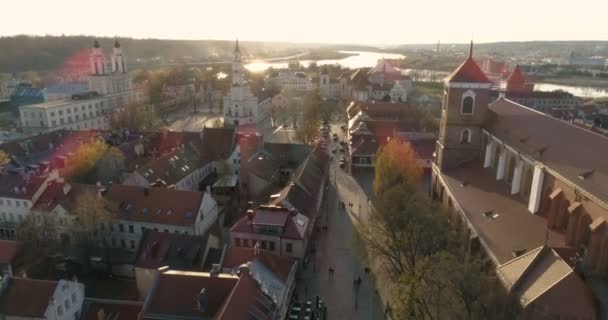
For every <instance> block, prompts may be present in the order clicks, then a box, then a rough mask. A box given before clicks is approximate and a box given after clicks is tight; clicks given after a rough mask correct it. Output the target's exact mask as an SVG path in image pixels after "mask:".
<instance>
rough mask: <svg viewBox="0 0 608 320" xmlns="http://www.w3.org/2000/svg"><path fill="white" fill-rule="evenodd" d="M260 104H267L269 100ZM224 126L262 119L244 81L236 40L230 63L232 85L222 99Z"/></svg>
mask: <svg viewBox="0 0 608 320" xmlns="http://www.w3.org/2000/svg"><path fill="white" fill-rule="evenodd" d="M266 100H267V101H262V103H261V104H266V103H269V102H270V100H269V99H266ZM223 108H224V126H239V125H244V124H252V123H257V122H259V121H261V120H262V119H263V117H264V115H263V111H262V109H263V108H262V106H260V101H259V100H258V97H257V96H255V95H254V94H253V93H252V92H251V88H250V86H249V83H248V82H247V80H246V79H245V67H244V65H243V59H242V57H241V50H240V48H239V42H238V40H237V42H236V46H235V48H234V60H233V61H232V85H231V86H230V91H229V92H228V94H227V95H226V96H225V97H224V107H223Z"/></svg>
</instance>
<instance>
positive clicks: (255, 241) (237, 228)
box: [230, 205, 310, 259]
mask: <svg viewBox="0 0 608 320" xmlns="http://www.w3.org/2000/svg"><path fill="white" fill-rule="evenodd" d="M308 221H309V219H308V217H306V216H304V215H303V214H301V213H299V212H297V211H296V210H295V209H291V210H290V209H287V208H283V207H279V206H272V205H271V206H266V205H263V206H259V207H257V208H255V209H250V210H248V211H247V216H246V217H243V218H242V219H241V220H239V221H237V222H236V223H235V224H234V226H232V228H230V245H231V246H234V247H245V248H253V247H255V246H256V245H257V246H259V248H260V249H262V250H267V251H268V252H271V253H272V254H276V255H279V256H286V257H290V258H295V259H304V257H305V256H306V249H307V248H308V243H307V242H308V234H309V230H308V229H309V228H310V226H309V223H308Z"/></svg>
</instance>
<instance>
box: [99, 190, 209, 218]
mask: <svg viewBox="0 0 608 320" xmlns="http://www.w3.org/2000/svg"><path fill="white" fill-rule="evenodd" d="M203 195H204V194H203V193H202V192H196V191H185V190H173V189H164V188H144V187H138V186H127V185H112V186H111V187H110V188H109V189H108V191H107V192H106V194H105V197H106V199H108V201H110V202H111V206H110V211H112V212H113V213H114V214H115V218H117V219H122V220H130V221H140V222H149V223H159V224H169V225H181V226H188V225H192V224H194V222H195V221H196V218H197V216H198V214H199V213H198V211H199V208H200V207H201V203H202V201H203Z"/></svg>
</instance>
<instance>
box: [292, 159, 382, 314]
mask: <svg viewBox="0 0 608 320" xmlns="http://www.w3.org/2000/svg"><path fill="white" fill-rule="evenodd" d="M332 167H334V166H332ZM335 167H337V166H335ZM338 171H342V170H338ZM333 172H335V171H334V170H333V169H332V178H333V174H334V173H333ZM343 179H344V178H343V177H342V174H338V180H339V181H341V182H342V183H344V182H345V181H344V180H343ZM347 184H348V183H345V184H343V185H342V186H340V187H339V188H342V189H343V190H345V191H346V190H347V188H348V187H347ZM341 192H342V191H341ZM345 194H346V195H347V196H350V192H349V191H346V192H345ZM326 201H327V203H326V204H325V206H327V211H325V210H324V212H327V215H326V216H322V217H320V218H319V219H320V222H319V224H320V225H321V226H324V225H326V226H327V227H328V230H327V231H320V232H316V234H315V236H316V237H315V239H314V240H313V241H314V246H315V247H316V252H315V255H314V259H311V261H310V262H309V263H308V265H307V266H306V268H305V270H304V272H303V274H302V277H301V279H299V280H298V283H297V289H298V297H300V299H301V300H302V299H303V298H305V297H308V298H309V299H311V300H313V301H314V299H315V297H316V296H317V295H319V296H320V298H321V299H322V300H323V301H325V302H326V304H327V306H328V318H327V319H366V320H368V319H384V315H383V310H384V309H383V306H382V302H381V301H380V297H379V296H378V294H377V292H376V286H375V281H374V280H373V278H372V275H371V274H370V275H366V274H365V271H364V269H365V267H366V266H365V265H363V264H362V263H361V261H360V260H359V258H358V257H357V256H356V254H355V248H354V247H353V231H354V230H353V219H354V217H353V215H352V214H349V213H348V212H347V211H346V210H344V209H342V208H341V207H340V200H339V198H338V197H337V194H336V189H335V187H334V185H333V181H332V183H331V184H330V186H329V190H328V195H327V197H326ZM330 268H332V269H334V274H333V276H330V274H329V269H330ZM358 277H361V280H362V281H361V286H360V288H359V291H358V295H357V297H355V286H354V281H355V279H357V278H358ZM355 304H356V305H357V307H356V308H355Z"/></svg>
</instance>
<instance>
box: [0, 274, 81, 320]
mask: <svg viewBox="0 0 608 320" xmlns="http://www.w3.org/2000/svg"><path fill="white" fill-rule="evenodd" d="M34 293H35V294H34ZM83 301H84V285H83V284H81V283H78V282H75V281H68V280H59V281H46V280H33V279H25V278H15V277H3V278H2V279H1V280H0V316H2V319H6V320H39V319H48V320H74V319H79V318H80V312H81V310H82V303H83Z"/></svg>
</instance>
